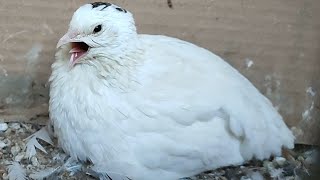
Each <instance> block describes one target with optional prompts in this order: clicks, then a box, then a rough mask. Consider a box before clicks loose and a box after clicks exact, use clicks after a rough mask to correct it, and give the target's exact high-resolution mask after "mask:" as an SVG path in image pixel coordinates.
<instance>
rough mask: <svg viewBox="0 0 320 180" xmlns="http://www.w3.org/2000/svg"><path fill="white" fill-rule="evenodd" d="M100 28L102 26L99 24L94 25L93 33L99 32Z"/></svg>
mask: <svg viewBox="0 0 320 180" xmlns="http://www.w3.org/2000/svg"><path fill="white" fill-rule="evenodd" d="M101 28H102V26H101V24H100V25H98V26H96V27H95V28H94V29H93V33H98V32H100V31H101Z"/></svg>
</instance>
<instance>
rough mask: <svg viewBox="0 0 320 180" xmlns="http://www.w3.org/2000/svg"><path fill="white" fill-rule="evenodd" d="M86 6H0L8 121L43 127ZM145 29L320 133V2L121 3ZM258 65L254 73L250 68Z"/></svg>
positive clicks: (3, 107) (1, 109)
mask: <svg viewBox="0 0 320 180" xmlns="http://www.w3.org/2000/svg"><path fill="white" fill-rule="evenodd" d="M84 2H85V1H83V0H81V1H78V0H77V1H76V0H72V1H71V0H70V1H62V0H61V1H49V0H28V1H26V0H12V1H6V0H2V1H0V32H1V33H0V43H1V46H0V118H3V119H4V120H5V121H13V120H20V121H30V119H31V120H33V121H35V122H43V120H46V117H47V101H48V88H47V84H46V82H47V79H48V76H49V74H50V64H51V63H52V61H53V57H54V51H55V45H56V42H57V40H58V39H59V37H61V36H62V35H63V33H64V32H65V31H66V30H67V24H68V21H69V19H70V17H71V15H72V13H73V11H74V10H75V9H76V8H77V7H78V6H80V5H81V4H83V3H84ZM111 2H115V3H116V4H118V5H120V6H122V7H123V8H125V9H127V10H129V11H131V12H132V13H133V14H134V15H135V17H136V23H137V26H138V30H139V32H141V33H148V34H166V35H170V36H174V37H178V38H181V39H184V40H188V41H191V42H193V43H195V44H198V45H200V46H203V47H205V48H208V49H210V50H212V51H213V52H215V53H216V54H218V55H220V56H222V57H223V58H224V59H225V60H227V61H228V62H229V63H230V64H231V65H233V66H234V67H236V68H237V69H238V70H240V71H241V72H242V73H243V74H244V75H245V76H246V77H247V78H248V79H249V80H251V81H252V82H253V83H254V84H255V85H256V86H257V87H258V88H259V89H260V90H261V92H262V93H264V94H265V95H266V96H267V97H269V98H270V99H271V100H272V102H273V103H274V105H275V106H277V107H278V108H279V111H280V112H281V114H282V115H283V116H284V117H285V120H286V123H287V124H288V125H289V126H290V127H293V128H294V131H295V133H297V134H299V137H298V139H297V142H300V143H315V140H316V139H315V138H316V137H317V136H316V135H315V134H316V132H317V131H319V130H320V120H319V115H320V112H319V106H320V105H319V90H320V82H319V75H320V20H319V19H318V18H319V17H320V1H319V0H281V1H279V0H268V1H262V0H198V1H196V0H172V3H173V8H172V9H171V8H169V7H168V5H167V1H166V0H117V1H111ZM250 65H251V66H250Z"/></svg>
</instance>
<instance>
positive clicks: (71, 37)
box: [57, 31, 90, 68]
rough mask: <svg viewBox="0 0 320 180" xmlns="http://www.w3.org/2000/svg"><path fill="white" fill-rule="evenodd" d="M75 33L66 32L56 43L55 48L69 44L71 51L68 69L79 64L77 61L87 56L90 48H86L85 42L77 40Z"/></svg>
mask: <svg viewBox="0 0 320 180" xmlns="http://www.w3.org/2000/svg"><path fill="white" fill-rule="evenodd" d="M77 35H78V34H77V33H74V32H72V31H68V32H67V33H66V34H65V35H64V36H63V37H62V38H61V39H60V40H59V42H58V44H57V48H60V47H61V46H63V45H65V44H68V43H71V50H70V51H69V53H70V54H71V56H70V61H69V65H70V67H71V68H72V67H74V65H75V64H76V63H77V62H79V60H80V59H81V58H82V57H84V56H85V55H87V53H88V51H89V49H90V46H88V44H87V43H85V40H84V39H83V38H77Z"/></svg>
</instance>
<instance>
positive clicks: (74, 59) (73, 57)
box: [69, 47, 86, 66]
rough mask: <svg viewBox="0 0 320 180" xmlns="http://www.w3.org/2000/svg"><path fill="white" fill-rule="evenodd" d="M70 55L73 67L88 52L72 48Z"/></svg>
mask: <svg viewBox="0 0 320 180" xmlns="http://www.w3.org/2000/svg"><path fill="white" fill-rule="evenodd" d="M69 53H71V57H70V64H71V65H72V66H73V65H74V64H75V63H76V62H77V60H78V59H79V58H81V57H82V55H84V54H85V53H86V51H84V50H83V49H80V48H77V47H75V48H72V49H71V50H70V51H69Z"/></svg>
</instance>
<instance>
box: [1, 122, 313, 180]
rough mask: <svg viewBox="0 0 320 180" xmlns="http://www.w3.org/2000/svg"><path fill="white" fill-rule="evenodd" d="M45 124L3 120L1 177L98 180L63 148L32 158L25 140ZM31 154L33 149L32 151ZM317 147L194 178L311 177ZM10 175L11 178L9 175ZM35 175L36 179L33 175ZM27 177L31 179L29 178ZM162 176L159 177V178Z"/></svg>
mask: <svg viewBox="0 0 320 180" xmlns="http://www.w3.org/2000/svg"><path fill="white" fill-rule="evenodd" d="M41 128H42V126H40V125H35V124H25V123H0V150H1V151H0V179H4V180H7V179H8V180H11V179H16V180H20V179H23V178H24V177H23V176H26V177H28V178H29V179H37V178H38V179H41V178H43V177H46V179H66V180H71V179H72V180H76V179H95V178H94V177H92V176H90V175H89V174H90V172H89V171H86V170H87V169H88V168H87V167H88V166H90V165H83V166H82V165H78V164H71V165H70V164H69V165H68V166H62V165H63V164H65V163H66V159H68V157H67V155H65V154H64V153H63V152H62V150H61V149H59V148H55V147H54V146H51V145H50V144H48V143H44V142H43V141H40V144H42V145H43V147H44V149H45V150H46V151H47V153H44V152H42V151H40V150H39V149H37V154H36V155H35V156H33V157H31V158H28V154H26V148H25V147H26V143H27V140H25V139H26V138H27V137H28V136H30V135H31V134H33V133H35V132H36V131H38V130H39V129H41ZM28 153H30V152H28ZM317 153H318V151H316V149H315V147H312V146H303V145H297V146H296V148H295V149H294V150H293V151H292V152H290V153H289V154H288V155H287V157H286V158H282V157H276V158H271V159H269V160H265V161H250V162H247V163H246V164H243V165H242V166H235V167H225V168H220V169H217V170H214V171H209V172H206V173H202V174H200V175H198V176H195V177H190V178H186V179H191V180H227V179H235V180H237V179H239V180H249V179H251V180H262V179H285V180H287V179H288V180H289V179H290V180H291V179H292V180H298V179H309V178H311V175H312V173H311V172H312V171H311V170H312V169H313V168H314V167H315V164H316V161H315V159H316V155H317ZM9 177H10V178H9ZM30 177H33V178H30ZM28 178H27V179H28ZM157 179H158V178H157Z"/></svg>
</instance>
